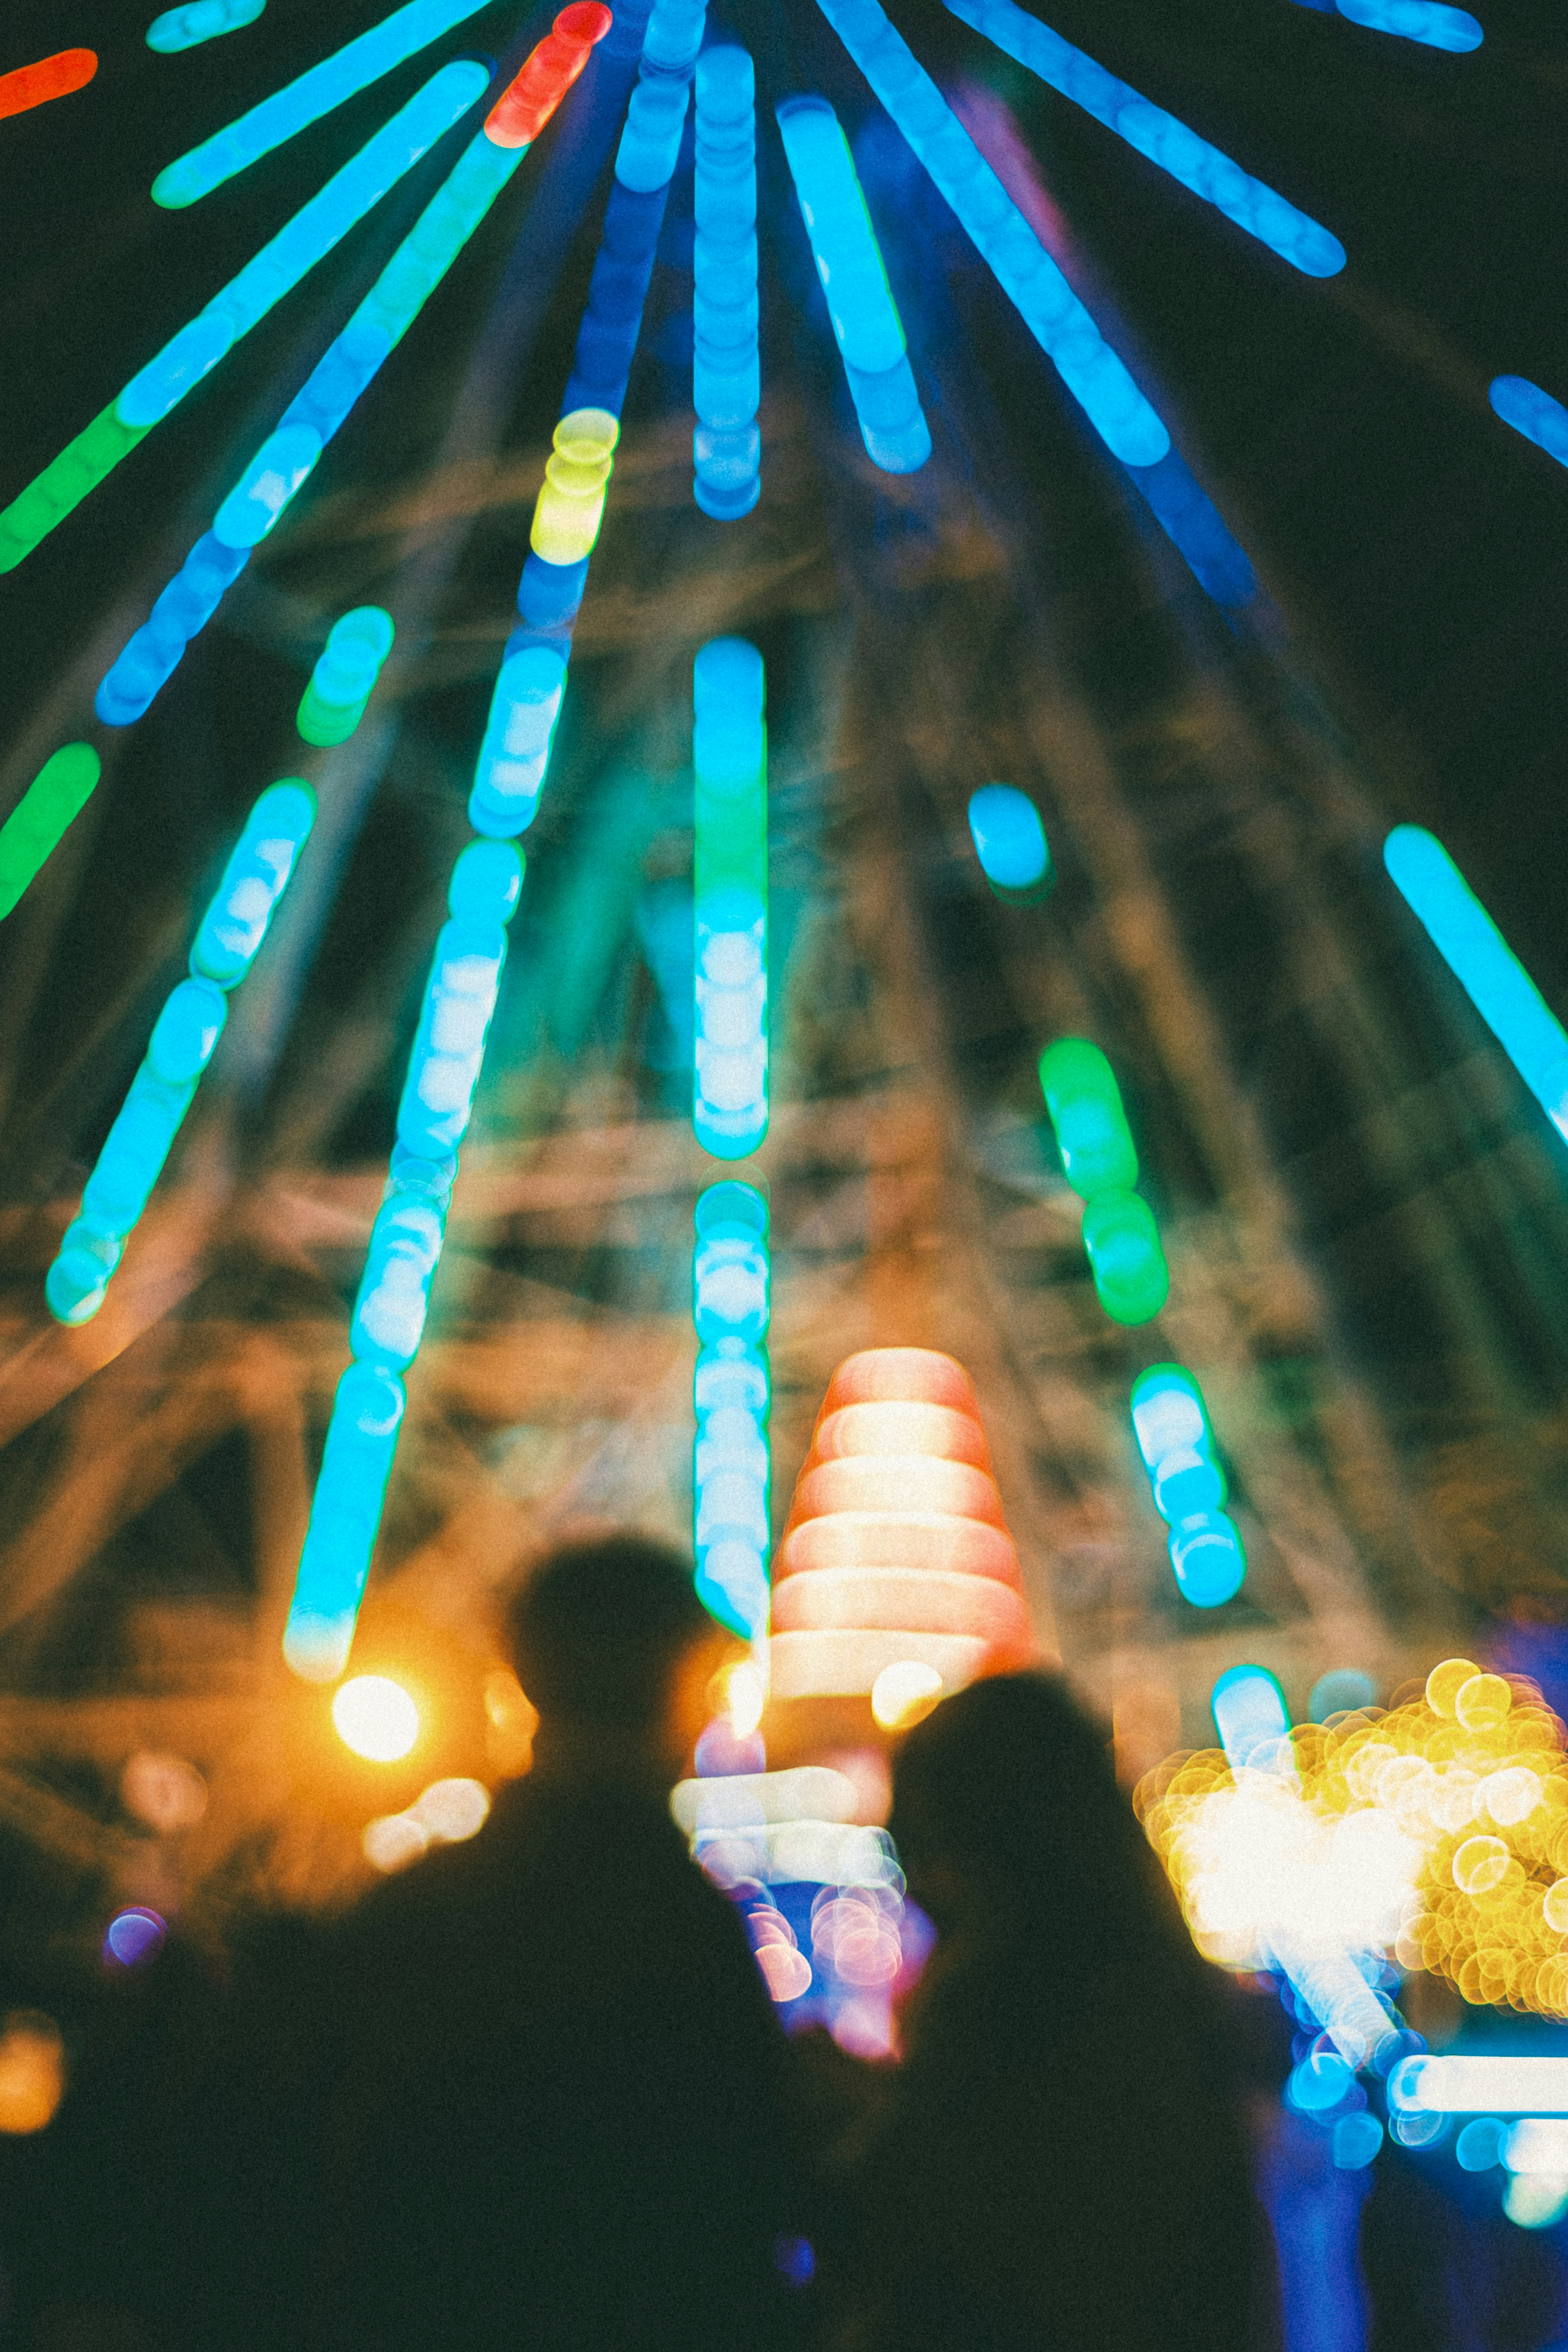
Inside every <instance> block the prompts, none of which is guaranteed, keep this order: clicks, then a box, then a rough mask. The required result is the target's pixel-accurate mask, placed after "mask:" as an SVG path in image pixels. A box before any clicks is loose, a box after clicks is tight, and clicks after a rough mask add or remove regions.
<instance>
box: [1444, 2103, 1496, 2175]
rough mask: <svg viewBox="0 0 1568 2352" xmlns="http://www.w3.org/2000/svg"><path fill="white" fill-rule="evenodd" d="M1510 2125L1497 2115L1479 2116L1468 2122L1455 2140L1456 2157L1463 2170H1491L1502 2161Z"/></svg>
mask: <svg viewBox="0 0 1568 2352" xmlns="http://www.w3.org/2000/svg"><path fill="white" fill-rule="evenodd" d="M1507 2137H1508V2126H1507V2125H1506V2124H1505V2123H1503V2122H1501V2121H1500V2119H1499V2117H1498V2116H1478V2117H1477V2119H1476V2121H1475V2122H1474V2123H1473V2124H1467V2125H1466V2126H1465V2128H1464V2130H1463V2131H1462V2132H1461V2133H1460V2134H1459V2137H1458V2139H1457V2140H1456V2141H1455V2142H1454V2158H1455V2161H1456V2163H1457V2164H1458V2167H1459V2168H1460V2170H1461V2171H1462V2172H1490V2171H1491V2169H1492V2168H1493V2167H1494V2166H1495V2165H1499V2164H1500V2163H1501V2162H1502V2148H1503V2142H1504V2140H1505V2139H1506V2138H1507Z"/></svg>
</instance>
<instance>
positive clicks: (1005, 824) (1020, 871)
mask: <svg viewBox="0 0 1568 2352" xmlns="http://www.w3.org/2000/svg"><path fill="white" fill-rule="evenodd" d="M969 830H970V834H971V836H972V837H973V842H974V855H975V856H976V857H978V858H979V860H980V870H981V872H982V873H983V874H984V877H985V878H986V880H987V881H988V882H989V883H991V884H992V885H993V887H994V888H995V889H997V890H998V891H1002V892H1004V893H1005V894H1007V895H1008V896H1012V895H1014V894H1026V895H1027V896H1029V897H1031V898H1039V897H1043V895H1044V893H1045V892H1046V891H1047V890H1048V889H1049V887H1050V885H1051V882H1052V879H1053V876H1052V873H1051V853H1050V851H1049V849H1048V848H1047V846H1046V828H1045V826H1044V825H1043V824H1041V823H1040V813H1039V810H1038V809H1037V807H1036V806H1035V803H1034V802H1033V801H1032V800H1031V799H1030V798H1029V796H1028V794H1027V793H1021V792H1019V791H1018V790H1017V789H1016V786H1014V785H1012V784H983V785H982V786H981V788H980V790H979V791H978V792H977V793H972V794H971V796H970V802H969Z"/></svg>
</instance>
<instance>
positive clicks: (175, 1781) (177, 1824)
mask: <svg viewBox="0 0 1568 2352" xmlns="http://www.w3.org/2000/svg"><path fill="white" fill-rule="evenodd" d="M120 1801H121V1804H122V1805H123V1806H124V1808H125V1810H126V1811H127V1812H128V1813H132V1814H134V1815H135V1817H136V1819H137V1820H138V1821H139V1822H146V1824H147V1826H148V1828H149V1829H152V1830H156V1831H157V1832H158V1833H159V1835H160V1836H161V1837H170V1836H173V1835H174V1832H176V1831H178V1830H188V1829H194V1828H195V1825H196V1823H197V1822H199V1821H200V1820H201V1818H202V1815H203V1814H204V1813H205V1811H206V1809H207V1784H206V1782H205V1780H203V1778H202V1776H201V1774H200V1773H199V1772H198V1771H197V1770H196V1768H195V1765H194V1764H187V1763H186V1761H185V1759H184V1757H183V1756H160V1755H157V1754H155V1753H154V1752H153V1751H152V1750H151V1749H148V1748H142V1749H140V1750H139V1751H138V1752H137V1754H136V1755H134V1756H132V1759H131V1760H130V1762H129V1763H128V1764H127V1765H126V1767H125V1769H124V1771H123V1772H122V1773H121V1776H120Z"/></svg>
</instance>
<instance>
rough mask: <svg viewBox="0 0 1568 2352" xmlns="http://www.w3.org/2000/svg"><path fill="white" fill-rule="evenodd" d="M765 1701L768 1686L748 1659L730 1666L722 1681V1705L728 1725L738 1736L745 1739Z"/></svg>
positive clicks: (764, 1706)
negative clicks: (725, 1677) (727, 1718)
mask: <svg viewBox="0 0 1568 2352" xmlns="http://www.w3.org/2000/svg"><path fill="white" fill-rule="evenodd" d="M767 1703H768V1686H767V1685H766V1683H765V1682H764V1681H763V1677H762V1675H761V1674H760V1672H759V1671H758V1669H757V1668H756V1667H755V1666H754V1665H753V1664H752V1662H751V1660H750V1659H749V1658H748V1659H746V1660H745V1661H744V1662H743V1663H742V1664H740V1665H738V1666H731V1669H730V1673H729V1676H728V1679H727V1681H726V1684H725V1689H724V1704H725V1711H726V1713H727V1714H728V1716H729V1718H730V1728H731V1731H732V1732H733V1733H734V1735H735V1738H737V1739H747V1738H750V1737H751V1735H752V1732H754V1731H755V1730H756V1729H757V1727H758V1726H759V1724H760V1723H761V1722H762V1719H763V1712H764V1710H765V1708H766V1706H767Z"/></svg>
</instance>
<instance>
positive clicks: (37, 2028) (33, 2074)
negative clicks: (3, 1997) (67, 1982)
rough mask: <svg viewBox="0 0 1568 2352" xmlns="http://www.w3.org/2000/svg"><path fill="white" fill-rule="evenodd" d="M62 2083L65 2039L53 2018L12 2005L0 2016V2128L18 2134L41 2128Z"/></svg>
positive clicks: (50, 2116) (61, 2092) (62, 2092)
mask: <svg viewBox="0 0 1568 2352" xmlns="http://www.w3.org/2000/svg"><path fill="white" fill-rule="evenodd" d="M65 2087H66V2050H65V2039H64V2036H63V2035H62V2034H61V2032H60V2030H59V2027H58V2025H57V2024H56V2023H55V2021H54V2019H53V2018H52V2017H46V2016H45V2014H44V2012H43V2011H42V2010H37V2009H14V2010H12V2011H10V2012H9V2013H8V2015H7V2016H6V2017H5V2019H4V2021H0V2132H4V2133H5V2134H6V2135H7V2136H8V2137H12V2138H16V2139H20V2138H25V2137H27V2136H28V2135H29V2134H31V2133H33V2132H40V2131H43V2130H44V2129H45V2127H46V2126H47V2125H48V2124H50V2123H52V2122H53V2121H54V2116H55V2110H56V2108H57V2107H58V2105H59V2103H60V2101H61V2099H62V2098H63V2097H64V2096H65Z"/></svg>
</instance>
